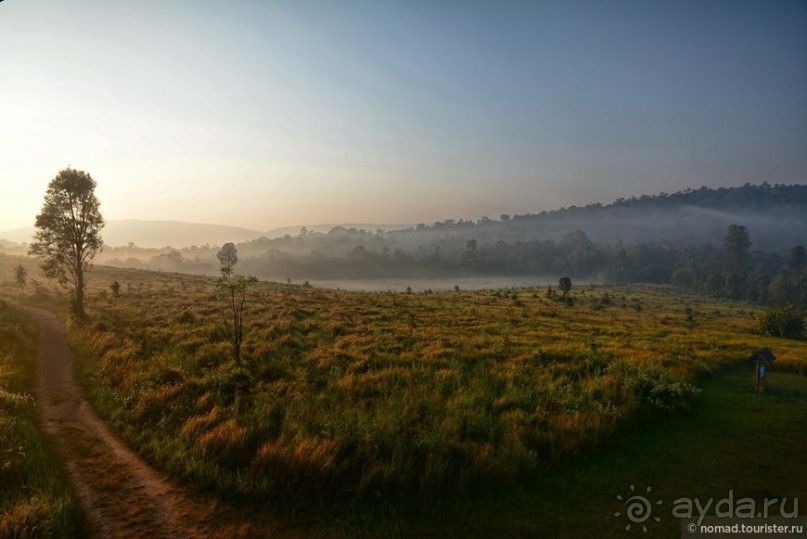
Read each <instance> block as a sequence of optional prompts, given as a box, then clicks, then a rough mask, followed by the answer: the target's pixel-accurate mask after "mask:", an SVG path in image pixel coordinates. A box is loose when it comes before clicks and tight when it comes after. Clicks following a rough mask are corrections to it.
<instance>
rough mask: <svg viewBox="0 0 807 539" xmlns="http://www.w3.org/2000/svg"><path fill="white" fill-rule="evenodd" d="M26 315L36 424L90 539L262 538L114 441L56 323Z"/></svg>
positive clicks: (42, 315)
mask: <svg viewBox="0 0 807 539" xmlns="http://www.w3.org/2000/svg"><path fill="white" fill-rule="evenodd" d="M29 310H30V312H31V313H32V314H33V316H34V317H35V318H36V320H37V322H38V324H39V330H40V335H39V357H38V365H37V371H36V381H35V385H34V392H35V396H36V402H37V405H38V407H39V413H40V417H41V421H42V425H43V428H44V430H45V432H46V433H47V435H49V436H50V437H51V438H52V439H53V440H54V441H55V444H54V446H55V448H56V451H57V453H58V456H59V457H60V458H61V459H63V461H64V462H65V463H66V467H67V471H68V475H69V477H70V480H71V482H72V484H73V486H74V488H75V490H76V493H77V494H78V496H79V498H80V501H81V504H82V507H83V508H84V511H85V513H86V515H87V518H88V521H89V527H90V530H89V531H90V533H91V535H92V536H94V537H99V538H103V539H106V538H115V539H117V538H141V537H142V538H149V539H151V538H205V539H207V538H218V537H221V538H224V537H226V538H230V537H266V536H268V535H269V532H268V530H260V531H259V530H258V529H257V528H255V527H253V526H251V525H248V524H240V523H237V522H236V523H233V522H234V520H233V519H232V518H231V517H228V516H227V515H224V514H222V509H221V508H219V507H217V504H216V502H215V501H214V500H211V499H205V498H204V497H201V496H192V495H191V494H190V493H189V492H187V491H185V490H184V489H181V488H179V487H177V486H175V485H172V484H171V483H169V482H168V481H167V479H166V478H165V477H164V476H162V475H161V474H159V473H158V472H156V471H155V470H153V469H152V468H151V467H150V466H149V465H148V464H146V463H145V462H144V461H143V460H142V459H141V458H140V457H138V456H137V455H136V454H135V453H134V452H133V451H131V450H130V449H129V448H127V447H126V446H125V445H124V444H123V443H121V442H120V441H119V440H118V439H117V438H116V437H115V436H114V435H113V434H112V433H111V432H110V431H109V429H108V428H107V427H106V425H105V424H104V423H103V422H101V421H100V420H99V419H98V417H97V416H96V415H95V413H94V412H93V411H92V409H91V408H90V406H89V404H88V403H87V401H86V400H85V399H84V398H83V397H82V394H81V390H80V388H79V386H78V383H77V382H76V378H75V375H74V363H75V359H74V356H73V353H72V352H71V350H70V348H69V346H68V344H67V338H66V336H65V332H64V328H63V326H62V324H61V322H60V321H59V320H58V319H57V318H56V316H54V315H53V314H51V313H49V312H47V311H44V310H41V309H35V308H30V309H29ZM272 535H274V534H272ZM282 535H286V534H282Z"/></svg>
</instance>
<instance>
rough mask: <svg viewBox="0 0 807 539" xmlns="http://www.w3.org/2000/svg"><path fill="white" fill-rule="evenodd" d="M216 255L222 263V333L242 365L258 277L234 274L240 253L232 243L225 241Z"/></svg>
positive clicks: (220, 293)
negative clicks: (246, 326)
mask: <svg viewBox="0 0 807 539" xmlns="http://www.w3.org/2000/svg"><path fill="white" fill-rule="evenodd" d="M216 257H217V258H218V259H219V262H220V263H221V277H220V278H219V280H218V283H217V286H218V291H219V297H220V298H221V300H222V301H223V302H224V304H225V315H224V320H223V325H222V333H223V334H224V338H225V339H227V341H228V342H229V343H230V346H231V347H232V352H233V360H234V361H235V364H236V365H240V363H241V344H242V343H243V342H244V314H245V311H246V305H247V299H248V298H249V292H250V290H251V289H252V288H253V287H254V286H255V284H257V282H258V279H256V278H255V277H252V276H248V277H247V276H243V275H233V266H235V264H236V263H237V262H238V255H237V251H236V249H235V246H234V245H233V244H232V243H225V244H224V246H223V247H222V248H221V250H220V251H219V252H218V253H217V254H216Z"/></svg>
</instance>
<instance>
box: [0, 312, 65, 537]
mask: <svg viewBox="0 0 807 539" xmlns="http://www.w3.org/2000/svg"><path fill="white" fill-rule="evenodd" d="M35 343H36V325H35V323H34V322H33V321H32V320H31V319H30V317H28V316H27V315H25V314H24V313H23V312H22V311H19V310H17V309H15V308H13V307H12V306H11V305H9V304H8V303H6V302H4V301H2V300H0V537H14V538H20V539H21V538H29V537H30V538H33V537H54V538H57V537H59V538H61V537H75V536H78V535H80V531H81V517H80V512H79V511H80V510H79V507H78V502H77V500H76V499H75V498H74V497H73V495H72V494H71V493H70V490H69V489H68V487H67V483H66V480H65V478H64V475H63V473H62V470H61V469H60V468H59V466H58V465H57V464H56V462H55V461H54V460H53V458H52V456H51V454H50V452H49V451H48V449H47V448H46V446H45V443H44V441H43V438H42V436H41V435H40V433H39V432H38V430H37V424H36V409H35V407H34V402H33V399H32V398H31V397H30V391H31V385H32V372H33V364H34V358H35V356H36V344H35Z"/></svg>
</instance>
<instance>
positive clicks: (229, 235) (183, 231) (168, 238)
mask: <svg viewBox="0 0 807 539" xmlns="http://www.w3.org/2000/svg"><path fill="white" fill-rule="evenodd" d="M33 235H34V227H32V226H31V227H26V228H18V229H15V230H8V231H5V232H0V239H5V240H8V241H13V242H17V243H28V242H30V241H31V238H32V237H33ZM101 236H102V237H103V239H104V243H105V244H106V245H110V246H121V245H128V244H129V243H134V244H135V245H137V246H139V247H166V246H171V247H188V246H191V245H205V244H211V245H214V244H222V243H226V242H228V241H231V242H234V243H239V242H243V241H249V240H254V239H256V238H259V237H261V236H262V234H261V232H258V231H256V230H248V229H246V228H239V227H232V226H223V225H211V224H197V223H183V222H178V221H142V220H139V219H122V220H112V221H107V223H106V226H105V227H104V229H103V231H102V232H101Z"/></svg>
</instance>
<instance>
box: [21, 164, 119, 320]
mask: <svg viewBox="0 0 807 539" xmlns="http://www.w3.org/2000/svg"><path fill="white" fill-rule="evenodd" d="M95 186H96V184H95V180H93V179H92V177H91V176H90V175H89V174H87V173H86V172H83V171H80V170H74V169H72V168H66V169H64V170H62V171H60V172H59V173H58V174H57V175H56V177H55V178H53V179H52V180H51V181H50V183H49V184H48V190H47V192H46V193H45V203H44V205H43V206H42V211H41V213H40V214H39V215H37V216H36V223H35V224H36V228H37V231H36V234H35V235H34V241H33V243H32V244H31V247H30V249H29V254H32V255H34V256H36V257H39V258H41V259H42V260H43V262H42V264H41V266H42V270H43V271H44V272H45V275H47V276H48V277H51V278H54V279H57V280H58V281H59V284H61V285H62V286H64V287H72V288H73V290H74V303H73V313H74V315H75V316H76V317H77V318H78V319H80V320H83V319H86V318H87V313H86V312H85V310H84V290H85V286H86V281H85V275H84V274H85V272H87V271H88V270H89V269H90V261H91V260H92V259H93V257H95V254H96V253H97V252H98V250H99V249H101V247H102V246H103V241H102V240H101V235H100V232H101V229H102V228H103V227H104V219H103V217H102V216H101V212H100V210H99V206H100V203H99V202H98V199H97V198H96V196H95Z"/></svg>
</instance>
